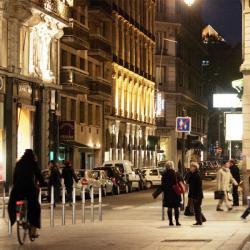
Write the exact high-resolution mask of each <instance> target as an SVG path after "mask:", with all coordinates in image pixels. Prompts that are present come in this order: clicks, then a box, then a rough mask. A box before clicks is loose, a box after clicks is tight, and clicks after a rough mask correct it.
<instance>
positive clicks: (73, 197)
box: [39, 186, 102, 227]
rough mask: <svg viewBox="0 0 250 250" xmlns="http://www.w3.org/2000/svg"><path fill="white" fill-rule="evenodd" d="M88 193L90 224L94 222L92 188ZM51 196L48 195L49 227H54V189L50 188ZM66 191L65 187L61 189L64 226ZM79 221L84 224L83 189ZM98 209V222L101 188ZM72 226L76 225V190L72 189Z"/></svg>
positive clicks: (84, 190) (84, 203)
mask: <svg viewBox="0 0 250 250" xmlns="http://www.w3.org/2000/svg"><path fill="white" fill-rule="evenodd" d="M89 192H90V215H91V222H94V221H95V218H94V188H91V189H90V190H89ZM50 193H51V195H50V227H54V225H55V224H54V217H55V213H54V208H55V199H54V187H53V186H52V187H51V192H50ZM65 198H66V190H65V187H63V188H62V225H63V226H64V225H65V224H66V221H65V214H66V213H65V205H66V199H65ZM81 201H82V202H81V210H82V212H81V219H82V223H85V219H86V211H85V210H86V188H85V187H83V188H82V190H81ZM39 202H40V204H41V189H40V194H39ZM98 205H99V208H98V214H99V221H102V188H101V187H99V204H98ZM71 206H72V224H76V189H75V188H73V195H72V204H71Z"/></svg>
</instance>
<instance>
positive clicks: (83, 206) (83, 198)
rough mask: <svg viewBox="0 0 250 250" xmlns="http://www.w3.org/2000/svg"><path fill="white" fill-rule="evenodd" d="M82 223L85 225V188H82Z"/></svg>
mask: <svg viewBox="0 0 250 250" xmlns="http://www.w3.org/2000/svg"><path fill="white" fill-rule="evenodd" d="M81 196H82V223H85V187H83V188H82V195H81Z"/></svg>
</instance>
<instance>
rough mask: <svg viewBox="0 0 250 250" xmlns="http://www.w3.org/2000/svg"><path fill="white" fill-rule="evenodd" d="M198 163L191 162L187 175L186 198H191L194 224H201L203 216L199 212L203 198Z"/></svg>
mask: <svg viewBox="0 0 250 250" xmlns="http://www.w3.org/2000/svg"><path fill="white" fill-rule="evenodd" d="M198 170H199V165H198V163H197V162H191V165H190V171H191V173H190V176H189V182H188V184H189V193H188V198H190V199H192V200H193V205H194V215H195V220H196V223H195V224H194V225H202V222H203V221H205V217H204V216H203V215H202V213H201V204H202V199H203V190H202V179H201V176H200V173H199V171H198Z"/></svg>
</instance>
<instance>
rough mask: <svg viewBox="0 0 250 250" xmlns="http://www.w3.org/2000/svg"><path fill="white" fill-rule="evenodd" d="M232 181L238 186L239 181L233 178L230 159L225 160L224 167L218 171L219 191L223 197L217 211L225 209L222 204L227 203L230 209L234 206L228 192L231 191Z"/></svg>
mask: <svg viewBox="0 0 250 250" xmlns="http://www.w3.org/2000/svg"><path fill="white" fill-rule="evenodd" d="M230 183H233V185H235V186H238V183H237V181H236V180H235V179H234V178H233V176H232V174H231V172H230V161H229V160H224V161H223V166H222V168H220V169H219V171H218V172H217V193H218V192H220V193H222V191H223V193H222V194H223V195H222V196H221V199H219V202H218V205H217V208H216V211H224V210H223V209H222V204H223V203H225V204H226V207H227V209H228V211H230V210H232V209H233V207H232V205H231V204H230V202H229V199H228V192H229V191H230Z"/></svg>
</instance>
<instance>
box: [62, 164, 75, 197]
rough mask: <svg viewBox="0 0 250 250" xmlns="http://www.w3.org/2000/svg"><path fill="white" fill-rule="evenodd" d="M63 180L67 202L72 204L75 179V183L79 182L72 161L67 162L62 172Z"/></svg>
mask: <svg viewBox="0 0 250 250" xmlns="http://www.w3.org/2000/svg"><path fill="white" fill-rule="evenodd" d="M62 178H63V179H64V185H65V187H66V191H67V199H66V200H67V201H68V202H72V191H73V183H74V182H73V179H74V180H75V182H77V181H78V179H77V176H76V174H75V172H74V169H73V167H72V164H71V162H70V161H66V162H65V167H64V168H63V170H62Z"/></svg>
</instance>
